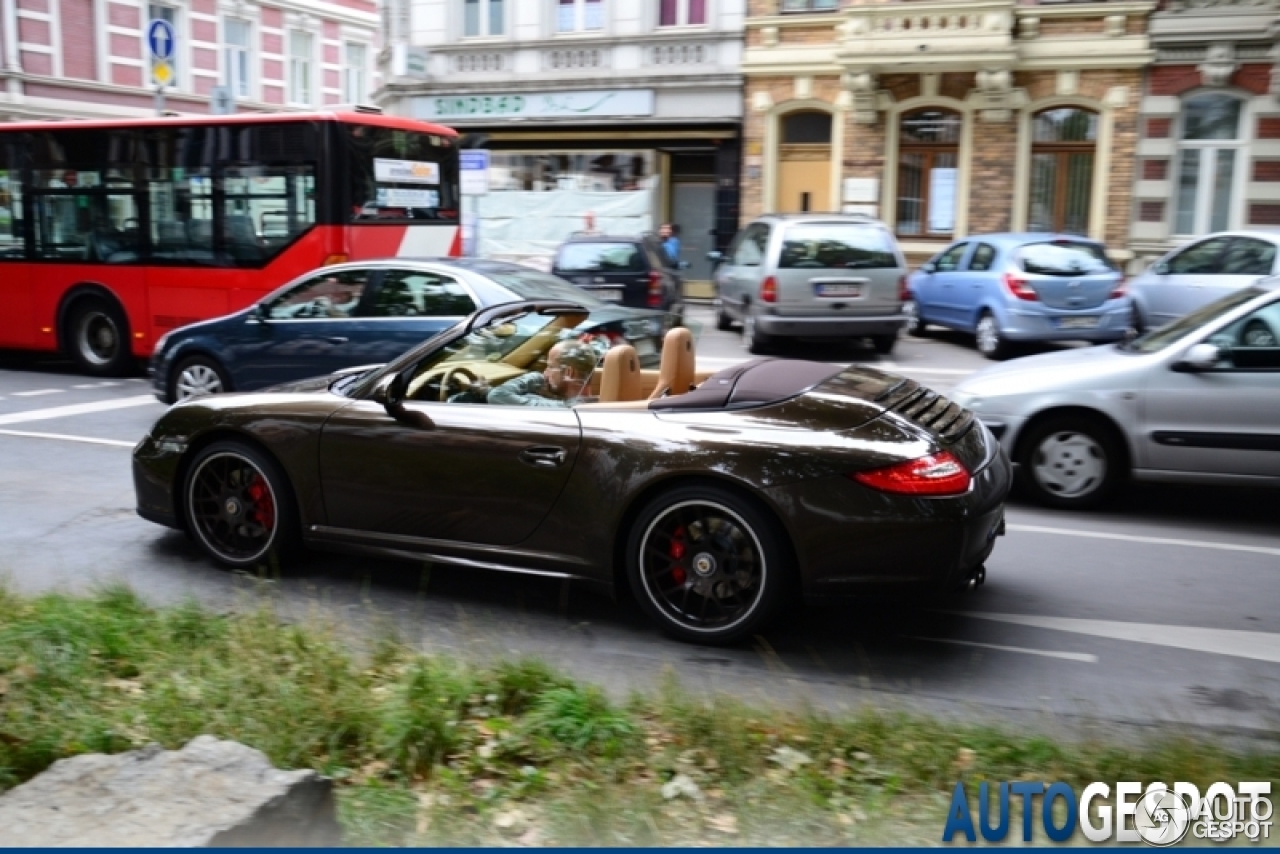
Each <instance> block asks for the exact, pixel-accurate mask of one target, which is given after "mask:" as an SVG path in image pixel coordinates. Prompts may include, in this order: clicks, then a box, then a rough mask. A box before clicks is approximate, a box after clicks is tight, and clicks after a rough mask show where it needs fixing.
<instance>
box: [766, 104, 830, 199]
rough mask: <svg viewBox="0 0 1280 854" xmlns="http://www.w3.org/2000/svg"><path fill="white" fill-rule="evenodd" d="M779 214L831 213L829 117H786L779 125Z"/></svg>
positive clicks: (796, 114) (819, 114)
mask: <svg viewBox="0 0 1280 854" xmlns="http://www.w3.org/2000/svg"><path fill="white" fill-rule="evenodd" d="M779 125H780V129H781V144H780V145H779V146H778V190H777V199H776V203H775V205H774V208H775V210H776V211H777V212H778V213H804V212H808V211H830V210H831V114H830V113H824V112H822V111H820V110H800V111H798V112H794V113H788V114H787V115H785V116H783V117H782V118H781V120H780V122H779Z"/></svg>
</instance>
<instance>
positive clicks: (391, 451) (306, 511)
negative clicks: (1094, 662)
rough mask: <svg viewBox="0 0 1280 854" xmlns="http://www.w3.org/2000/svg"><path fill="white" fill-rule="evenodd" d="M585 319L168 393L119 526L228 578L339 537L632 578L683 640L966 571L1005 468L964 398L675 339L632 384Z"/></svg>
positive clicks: (984, 552)
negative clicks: (368, 362) (246, 386)
mask: <svg viewBox="0 0 1280 854" xmlns="http://www.w3.org/2000/svg"><path fill="white" fill-rule="evenodd" d="M586 313H587V312H586V309H584V308H582V307H580V306H577V305H574V304H572V303H565V302H526V303H511V304H508V305H502V306H495V307H492V308H489V309H485V310H483V311H480V312H477V313H476V314H474V315H472V316H471V317H470V318H468V319H467V320H466V321H465V322H463V323H460V324H459V325H457V326H455V327H454V328H453V329H450V330H448V331H446V332H443V333H441V334H440V335H437V336H436V337H434V338H432V339H431V340H429V341H427V342H425V343H423V344H422V345H421V346H419V347H417V348H414V349H413V350H411V351H409V352H408V353H405V354H404V355H403V356H401V357H400V358H399V359H397V360H396V361H394V362H392V363H390V364H388V365H385V366H378V367H372V368H364V369H351V370H347V371H342V372H340V373H338V374H335V375H333V376H331V377H325V378H319V379H315V380H308V381H305V382H300V383H295V384H293V385H289V386H281V387H277V388H274V389H268V390H266V391H262V392H256V393H251V394H227V395H217V396H211V397H207V398H197V399H194V400H190V401H187V402H185V403H180V404H178V405H176V406H174V407H173V408H171V409H170V410H169V411H168V412H166V413H165V414H164V415H163V416H162V417H161V418H160V419H159V421H157V422H156V424H155V426H154V427H153V428H152V430H151V432H150V434H149V435H148V436H147V437H146V438H145V439H143V441H142V442H141V443H140V444H139V445H138V447H137V449H136V450H135V452H134V461H133V465H134V482H135V487H136V490H137V499H138V512H139V513H140V514H141V515H142V516H144V517H145V518H147V519H150V520H152V521H154V522H158V523H160V524H163V525H168V526H170V527H175V528H182V529H185V530H186V531H188V532H189V533H190V534H191V535H192V536H193V537H194V538H195V540H196V541H197V542H198V543H199V544H200V545H201V547H202V548H203V549H204V550H205V551H206V552H208V553H209V554H210V555H211V556H212V557H213V558H215V559H216V560H218V561H220V562H222V563H224V564H228V565H230V566H234V567H253V566H255V565H258V564H260V563H265V562H266V561H267V560H269V559H271V558H272V557H273V556H274V557H279V558H282V559H283V558H288V557H289V556H290V554H291V553H292V552H293V551H294V550H296V549H298V548H299V547H301V546H304V545H305V546H314V547H321V546H326V545H341V546H344V547H347V548H351V547H356V548H361V549H365V550H368V551H372V552H377V553H382V554H386V555H401V556H412V557H415V558H419V559H421V558H424V557H425V558H428V559H430V560H433V561H439V562H442V563H449V564H455V565H460V566H465V567H474V568H477V569H487V570H506V571H513V572H521V573H531V574H535V575H544V576H548V577H553V578H571V579H576V580H581V581H586V582H590V583H594V584H597V585H600V586H602V587H604V588H606V589H608V590H611V591H612V590H615V589H617V588H618V587H619V586H623V587H629V588H630V589H631V591H632V592H633V593H634V594H635V596H636V598H637V599H638V600H639V602H640V604H641V605H642V607H643V608H644V609H645V610H646V612H648V613H649V614H650V615H651V616H652V617H653V618H654V619H655V620H656V621H657V622H658V623H659V624H661V626H662V627H663V628H664V629H666V630H667V631H668V632H670V633H672V634H673V635H675V636H677V637H680V638H683V639H686V640H695V641H701V642H716V643H719V642H728V641H732V640H734V639H737V638H741V637H743V636H746V635H749V634H750V633H752V632H754V631H757V630H758V629H759V628H760V627H761V626H762V625H763V624H764V623H765V622H766V621H767V620H768V619H769V618H770V616H771V615H772V614H773V613H775V612H776V610H777V608H778V606H779V605H780V604H781V603H782V602H783V601H785V599H786V598H787V597H788V596H792V595H796V594H802V595H804V596H805V597H807V598H810V599H814V598H816V599H826V598H829V597H832V596H843V595H849V594H858V593H862V592H867V591H872V590H875V591H879V592H883V591H885V590H903V591H906V590H946V589H951V588H959V587H963V586H966V585H970V586H971V585H974V584H977V583H980V582H981V581H982V580H983V577H984V573H985V570H984V568H983V562H984V561H985V560H986V558H987V556H988V555H989V554H990V552H991V549H992V546H993V544H994V541H995V538H996V537H997V536H998V535H999V534H1000V533H1002V532H1003V530H1004V500H1005V497H1006V495H1007V493H1008V490H1009V485H1010V467H1009V462H1008V459H1007V457H1006V456H1005V454H1004V452H1003V451H1002V450H1001V448H1000V445H999V443H998V442H996V440H995V439H994V438H993V437H992V435H991V434H990V433H989V432H988V431H987V430H986V428H985V427H983V426H982V424H981V423H980V422H979V421H978V420H977V419H976V418H974V417H973V415H972V414H971V413H969V412H968V411H967V410H964V409H962V408H961V407H959V406H957V405H955V404H954V403H952V402H950V401H948V400H947V399H946V398H944V397H942V396H940V395H938V394H936V393H935V392H932V391H930V390H929V389H927V388H924V387H922V386H920V385H919V384H917V383H916V382H914V381H912V380H909V379H904V378H901V377H897V376H893V375H891V374H887V373H883V372H881V371H878V370H875V369H873V368H870V367H865V366H854V367H850V368H842V367H839V366H835V365H830V364H825V363H817V362H803V361H791V360H781V359H755V360H753V361H749V362H744V363H742V364H739V365H735V366H733V367H731V368H727V369H725V370H722V371H719V372H718V373H709V372H705V371H700V370H698V368H697V365H696V361H695V357H694V344H693V339H692V336H691V335H690V334H689V332H688V330H685V329H682V328H678V329H674V330H672V331H671V332H670V333H669V334H668V337H667V339H666V342H665V344H664V347H663V352H662V361H661V367H660V368H659V369H658V370H648V371H646V370H641V369H640V368H639V366H638V361H637V359H636V357H635V353H634V351H633V350H632V349H631V348H630V347H629V346H626V345H623V346H615V347H612V348H611V349H608V350H605V349H603V347H605V346H607V342H605V343H602V342H599V341H581V340H578V339H576V338H575V337H574V336H575V334H576V333H575V332H574V331H573V330H574V328H575V327H576V326H578V324H579V323H581V322H582V320H583V319H584V317H585V315H586ZM584 352H589V353H590V354H591V358H590V360H589V361H587V362H586V363H585V364H586V368H585V370H584V369H583V367H582V366H583V364H584V361H583V360H584V356H583V354H584ZM575 373H576V374H577V375H578V377H577V380H576V381H572V378H573V377H574V375H575Z"/></svg>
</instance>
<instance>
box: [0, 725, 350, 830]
mask: <svg viewBox="0 0 1280 854" xmlns="http://www.w3.org/2000/svg"><path fill="white" fill-rule="evenodd" d="M340 844H342V831H341V829H340V828H339V827H338V821H337V816H336V814H335V811H334V802H333V792H332V784H331V782H330V781H329V780H328V779H326V778H324V777H321V776H320V775H318V774H317V773H316V772H314V771H281V770H279V769H276V768H273V767H272V765H271V763H270V761H268V759H267V757H266V756H265V755H264V754H263V753H262V752H261V751H258V750H254V749H253V748H250V747H246V746H245V745H243V744H239V743H237V742H234V741H221V740H219V739H216V738H214V737H213V736H208V735H202V736H199V737H198V738H194V739H192V740H191V741H190V742H188V744H187V745H186V746H185V747H183V748H182V749H181V750H165V749H163V748H162V747H160V745H157V744H153V745H149V746H147V747H144V748H142V749H141V750H134V751H131V752H129V753H122V754H119V755H115V756H106V755H103V754H99V753H94V754H89V755H86V756H76V757H74V758H71V759H63V760H61V761H59V762H55V763H54V764H53V766H52V767H50V768H49V769H48V770H47V771H45V772H44V773H43V774H40V775H38V776H37V777H35V778H33V779H32V780H29V781H28V782H26V783H24V784H23V785H21V786H18V787H17V788H15V789H12V790H11V791H9V792H8V793H6V794H5V795H3V796H0V845H3V846H55V845H56V846H82V847H87V846H93V847H95V848H97V847H121V846H125V847H186V848H189V847H206V846H213V847H228V846H286V845H287V846H313V847H328V846H336V845H340Z"/></svg>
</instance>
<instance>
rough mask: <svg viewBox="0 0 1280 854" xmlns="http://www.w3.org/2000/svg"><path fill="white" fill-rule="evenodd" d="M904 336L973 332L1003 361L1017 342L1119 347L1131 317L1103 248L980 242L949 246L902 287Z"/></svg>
mask: <svg viewBox="0 0 1280 854" xmlns="http://www.w3.org/2000/svg"><path fill="white" fill-rule="evenodd" d="M907 286H908V289H909V291H910V294H911V299H910V301H909V302H908V303H907V304H905V305H904V306H903V313H905V314H907V315H908V316H909V317H910V318H911V321H910V323H909V324H908V326H907V331H908V332H910V333H911V334H913V335H923V334H925V332H926V330H927V327H928V326H930V325H935V326H945V327H948V328H950V329H958V330H960V331H962V332H972V333H973V334H974V337H975V338H976V340H977V345H978V351H979V352H980V353H982V354H983V355H984V356H986V357H987V358H989V359H1002V358H1004V357H1005V356H1007V355H1008V353H1009V346H1010V344H1011V342H1015V341H1092V342H1105V341H1118V340H1120V339H1121V338H1123V337H1124V336H1125V333H1126V331H1127V330H1128V329H1129V325H1130V320H1131V311H1130V307H1129V297H1128V295H1127V294H1126V292H1125V283H1124V274H1123V273H1121V272H1120V270H1119V268H1118V267H1116V265H1115V264H1114V263H1113V262H1112V261H1111V260H1110V259H1109V258H1107V252H1106V248H1105V247H1104V246H1103V245H1102V244H1100V243H1096V242H1094V241H1092V240H1089V239H1087V238H1083V237H1078V236H1075V235H1069V234H982V235H974V236H972V237H968V238H965V239H964V240H960V241H957V242H956V243H953V244H951V245H950V246H948V247H947V248H946V249H944V250H942V252H940V253H938V254H937V255H936V256H934V257H933V258H932V259H931V260H929V261H928V262H927V263H926V264H924V265H923V266H921V268H920V269H919V270H918V271H916V272H915V273H913V274H911V276H910V278H909V279H908V283H907Z"/></svg>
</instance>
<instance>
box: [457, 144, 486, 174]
mask: <svg viewBox="0 0 1280 854" xmlns="http://www.w3.org/2000/svg"><path fill="white" fill-rule="evenodd" d="M458 166H459V168H461V169H462V170H463V171H468V170H471V169H475V170H484V171H488V169H489V152H488V151H487V150H486V149H483V148H471V149H466V150H464V151H459V152H458Z"/></svg>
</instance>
